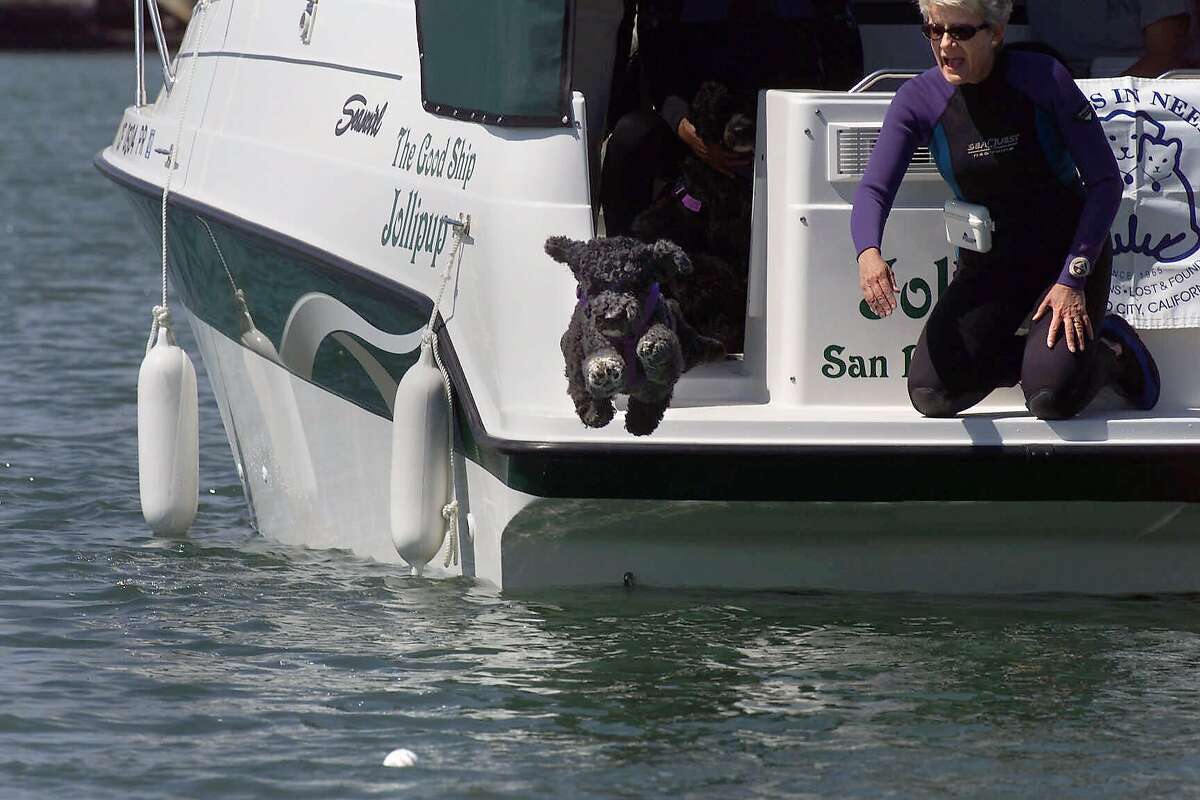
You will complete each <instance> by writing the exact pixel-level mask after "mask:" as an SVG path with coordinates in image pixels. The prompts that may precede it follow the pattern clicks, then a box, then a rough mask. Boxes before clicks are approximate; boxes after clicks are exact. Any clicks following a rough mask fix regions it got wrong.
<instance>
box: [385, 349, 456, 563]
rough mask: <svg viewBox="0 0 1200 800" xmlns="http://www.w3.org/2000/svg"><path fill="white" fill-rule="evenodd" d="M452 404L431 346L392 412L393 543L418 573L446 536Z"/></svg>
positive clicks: (424, 351)
mask: <svg viewBox="0 0 1200 800" xmlns="http://www.w3.org/2000/svg"><path fill="white" fill-rule="evenodd" d="M448 406H449V404H448V403H447V401H446V390H445V384H444V383H443V379H442V373H441V371H440V370H439V369H438V367H437V364H436V363H435V361H434V357H433V347H432V344H431V343H430V342H428V341H427V342H423V343H422V344H421V354H420V356H419V357H418V358H417V363H415V364H413V365H412V366H411V367H409V369H408V371H407V372H405V373H404V377H403V378H401V379H400V383H399V385H398V386H397V387H396V402H395V403H394V404H393V412H392V474H391V522H392V543H393V544H394V545H395V546H396V552H397V553H399V554H400V557H401V558H403V559H404V560H405V561H406V562H407V563H408V564H409V566H411V567H413V568H414V569H415V570H420V569H421V568H422V567H424V566H425V565H426V564H427V563H429V560H430V559H431V558H433V557H434V556H435V555H437V552H438V550H440V549H441V547H442V542H443V541H444V539H445V536H446V531H445V527H444V523H443V516H442V510H443V506H445V505H446V502H447V500H448V499H449V498H448V493H449V483H450V481H449V458H450V452H449V451H450V444H449V441H448V437H449V431H450V428H449V426H450V412H449V407H448Z"/></svg>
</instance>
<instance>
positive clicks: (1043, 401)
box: [1025, 388, 1083, 420]
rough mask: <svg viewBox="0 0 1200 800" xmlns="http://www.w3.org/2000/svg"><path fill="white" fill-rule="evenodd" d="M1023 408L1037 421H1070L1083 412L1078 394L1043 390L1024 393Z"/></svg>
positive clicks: (1052, 389)
mask: <svg viewBox="0 0 1200 800" xmlns="http://www.w3.org/2000/svg"><path fill="white" fill-rule="evenodd" d="M1025 407H1026V408H1028V409H1029V413H1030V414H1033V415H1034V416H1035V417H1037V418H1038V419H1045V420H1055V419H1070V418H1071V417H1074V416H1075V415H1077V414H1078V413H1079V412H1080V411H1082V410H1083V408H1082V404H1081V403H1080V402H1079V400H1078V392H1068V391H1063V390H1062V389H1054V388H1044V389H1038V390H1036V391H1034V392H1026V394H1025Z"/></svg>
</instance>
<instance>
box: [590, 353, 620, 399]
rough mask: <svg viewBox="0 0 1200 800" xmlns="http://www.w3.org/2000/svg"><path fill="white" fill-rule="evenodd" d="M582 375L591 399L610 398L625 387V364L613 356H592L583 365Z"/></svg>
mask: <svg viewBox="0 0 1200 800" xmlns="http://www.w3.org/2000/svg"><path fill="white" fill-rule="evenodd" d="M583 375H584V378H585V379H586V380H587V385H588V392H589V393H590V394H591V395H592V396H593V397H612V396H613V395H614V394H616V393H617V392H619V391H620V390H621V387H623V386H624V385H625V362H624V361H623V360H622V359H621V358H620V357H619V356H614V355H603V356H592V357H591V358H589V359H588V360H587V361H585V362H584V364H583Z"/></svg>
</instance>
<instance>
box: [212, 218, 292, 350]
mask: <svg viewBox="0 0 1200 800" xmlns="http://www.w3.org/2000/svg"><path fill="white" fill-rule="evenodd" d="M205 225H206V226H207V225H208V223H205ZM209 236H212V231H209ZM213 241H214V242H215V241H216V239H214V240H213ZM225 271H226V272H228V271H229V269H228V267H226V270H225ZM233 296H234V300H235V301H236V302H237V304H238V316H239V317H240V320H239V322H240V327H241V331H242V345H243V346H244V347H245V348H246V349H247V350H250V351H251V352H254V353H258V354H259V355H260V356H262V357H263V358H265V359H267V360H268V361H274V362H275V363H276V364H282V363H283V362H282V361H281V360H280V359H279V351H278V350H276V349H275V345H274V343H272V342H271V340H270V339H269V338H268V337H267V335H266V334H265V333H263V332H262V331H260V330H259V329H258V328H256V327H255V325H254V318H253V317H252V316H250V307H249V306H247V305H246V294H245V292H243V291H242V290H241V289H237V290H236V291H235V292H234V293H233Z"/></svg>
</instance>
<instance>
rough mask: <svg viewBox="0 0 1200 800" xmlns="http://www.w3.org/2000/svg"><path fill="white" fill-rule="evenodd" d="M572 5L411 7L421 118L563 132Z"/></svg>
mask: <svg viewBox="0 0 1200 800" xmlns="http://www.w3.org/2000/svg"><path fill="white" fill-rule="evenodd" d="M570 6H571V3H570V0H417V28H418V31H419V36H420V47H421V93H422V98H423V100H424V103H425V108H426V110H427V111H429V112H431V113H434V114H441V115H444V116H452V117H456V118H458V119H476V120H479V121H480V122H484V123H489V124H500V125H530V126H539V127H545V126H551V125H564V124H566V119H567V115H568V103H569V102H570V74H569V73H570V70H569V53H570V47H569V45H570V38H569V28H570V26H569V24H568V23H569V21H570V20H569V9H570Z"/></svg>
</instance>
